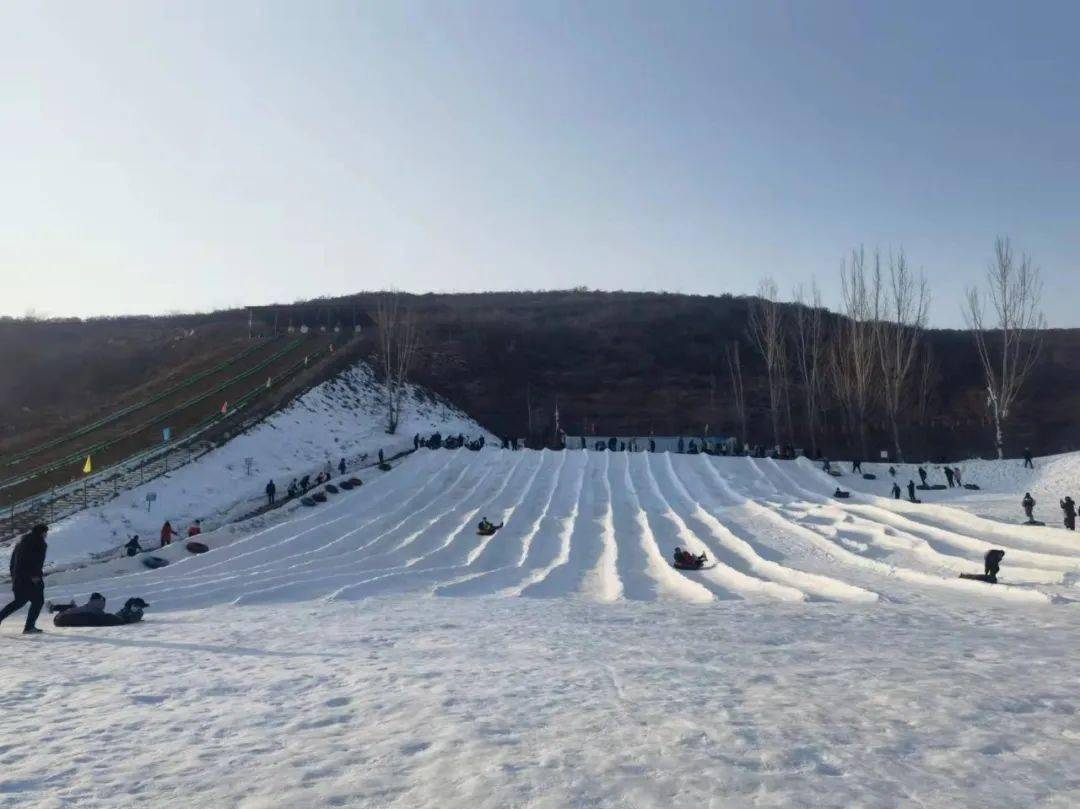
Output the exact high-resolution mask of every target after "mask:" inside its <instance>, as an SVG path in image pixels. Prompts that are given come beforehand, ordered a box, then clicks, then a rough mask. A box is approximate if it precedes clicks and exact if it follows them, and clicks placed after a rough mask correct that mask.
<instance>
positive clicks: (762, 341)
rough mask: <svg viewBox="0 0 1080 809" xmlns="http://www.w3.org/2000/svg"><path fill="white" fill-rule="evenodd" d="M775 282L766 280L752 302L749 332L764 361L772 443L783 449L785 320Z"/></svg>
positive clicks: (762, 282)
mask: <svg viewBox="0 0 1080 809" xmlns="http://www.w3.org/2000/svg"><path fill="white" fill-rule="evenodd" d="M777 297H778V294H777V288H776V282H775V281H774V280H773V279H771V278H763V279H762V280H761V283H760V284H758V292H757V297H756V298H754V299H752V300H751V302H750V316H749V320H748V329H749V332H750V337H751V338H752V339H753V341H754V343H755V345H757V348H758V351H759V352H761V358H762V359H763V360H764V361H765V373H766V377H767V379H768V383H769V416H770V418H771V419H772V429H773V443H774V444H775V445H776V446H780V408H781V405H782V404H783V396H784V381H783V374H784V370H785V365H786V363H785V348H786V346H785V343H784V317H783V312H782V311H781V309H780V304H779V303H778V302H777V300H776V299H777Z"/></svg>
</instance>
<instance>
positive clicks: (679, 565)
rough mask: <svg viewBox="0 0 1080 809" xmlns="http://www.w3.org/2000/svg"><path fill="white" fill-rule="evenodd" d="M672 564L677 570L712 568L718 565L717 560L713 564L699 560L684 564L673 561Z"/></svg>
mask: <svg viewBox="0 0 1080 809" xmlns="http://www.w3.org/2000/svg"><path fill="white" fill-rule="evenodd" d="M671 566H672V567H673V568H675V569H676V570H712V569H713V568H714V567H716V562H713V563H712V564H711V565H710V564H709V563H707V562H699V563H697V564H693V565H684V564H683V563H682V562H672V563H671Z"/></svg>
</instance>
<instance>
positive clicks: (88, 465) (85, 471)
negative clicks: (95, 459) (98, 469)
mask: <svg viewBox="0 0 1080 809" xmlns="http://www.w3.org/2000/svg"><path fill="white" fill-rule="evenodd" d="M82 471H83V474H84V475H89V474H90V473H91V472H93V471H94V465H93V464H92V463H90V456H89V455H87V456H86V463H84V464H83V467H82Z"/></svg>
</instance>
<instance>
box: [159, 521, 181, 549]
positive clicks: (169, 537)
mask: <svg viewBox="0 0 1080 809" xmlns="http://www.w3.org/2000/svg"><path fill="white" fill-rule="evenodd" d="M175 536H178V534H177V533H176V532H175V531H174V530H173V527H172V523H171V522H169V521H168V520H165V524H164V525H163V526H161V547H163V548H164V547H165V546H166V545H170V544H172V541H173V537H175Z"/></svg>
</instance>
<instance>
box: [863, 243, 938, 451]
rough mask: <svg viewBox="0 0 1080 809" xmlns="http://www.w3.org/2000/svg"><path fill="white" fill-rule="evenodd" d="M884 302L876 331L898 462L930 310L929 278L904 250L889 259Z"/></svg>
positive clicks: (883, 397)
mask: <svg viewBox="0 0 1080 809" xmlns="http://www.w3.org/2000/svg"><path fill="white" fill-rule="evenodd" d="M881 301H882V304H881V311H880V320H879V322H878V327H877V329H876V332H877V348H878V357H879V358H880V363H881V379H880V384H879V387H878V389H879V390H880V392H881V401H882V404H883V405H884V409H885V415H886V416H887V417H888V419H889V425H890V427H891V428H892V439H893V448H894V449H895V451H896V459H897V460H898V461H900V462H903V460H904V451H903V449H902V448H901V446H900V414H901V411H902V410H903V408H904V406H905V405H907V404H908V403H909V400H910V398H911V392H912V391H911V387H912V368H913V366H914V364H915V357H916V356H917V354H918V349H919V342H920V339H921V337H922V333H923V330H924V329H925V328H926V316H927V313H928V311H929V308H930V291H929V288H928V287H927V285H926V278H925V277H924V276H923V274H922V273H919V274H918V275H915V274H914V273H913V272H912V271H911V269H910V268H909V267H908V263H907V257H906V256H905V255H904V251H903V250H901V251H900V253H899V255H897V256H896V257H893V256H889V279H888V283H887V284H884V285H883V287H882V292H881Z"/></svg>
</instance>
